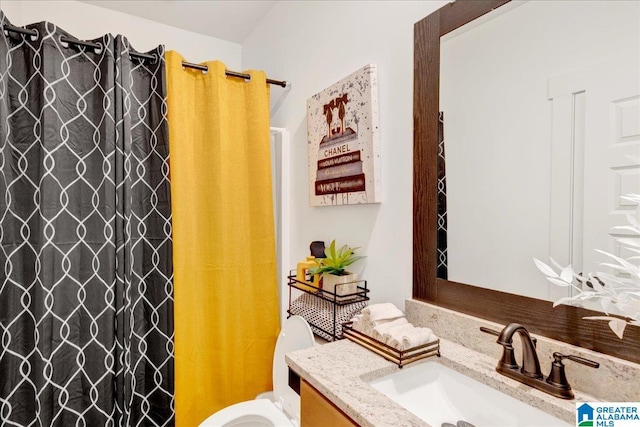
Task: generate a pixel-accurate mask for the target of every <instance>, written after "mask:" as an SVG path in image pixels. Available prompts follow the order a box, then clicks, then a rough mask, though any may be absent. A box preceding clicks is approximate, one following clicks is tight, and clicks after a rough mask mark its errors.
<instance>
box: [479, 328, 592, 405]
mask: <svg viewBox="0 0 640 427" xmlns="http://www.w3.org/2000/svg"><path fill="white" fill-rule="evenodd" d="M480 330H481V331H482V332H486V333H489V334H492V335H498V340H497V343H498V344H500V345H501V346H502V347H503V351H502V357H501V358H500V361H499V362H498V366H496V371H498V372H499V373H501V374H502V375H504V376H506V377H509V378H511V379H514V380H516V381H519V382H521V383H523V384H527V385H529V386H531V387H533V388H537V389H538V390H541V391H544V392H545V393H549V394H551V395H553V396H556V397H560V398H562V399H573V397H574V395H573V391H572V390H571V386H570V385H569V382H568V381H567V376H566V375H565V370H564V364H563V363H562V360H563V359H569V360H573V361H574V362H578V363H582V364H583V365H587V366H590V367H592V368H597V367H599V366H600V364H599V363H597V362H594V361H592V360H589V359H585V358H583V357H578V356H573V355H564V354H560V353H558V352H556V353H553V359H554V360H553V363H552V364H551V372H550V373H549V376H548V377H546V378H545V376H544V375H542V371H541V370H540V360H539V359H538V353H537V352H536V347H535V342H536V341H535V338H532V337H531V335H529V331H527V329H526V328H525V327H524V326H522V325H520V324H519V323H510V324H508V325H507V326H505V327H504V329H503V330H502V332H497V331H494V330H492V329H489V328H485V327H481V328H480ZM516 332H517V333H518V334H519V335H520V339H521V340H522V368H520V366H519V365H518V362H516V358H515V354H514V351H513V335H514V334H515V333H516Z"/></svg>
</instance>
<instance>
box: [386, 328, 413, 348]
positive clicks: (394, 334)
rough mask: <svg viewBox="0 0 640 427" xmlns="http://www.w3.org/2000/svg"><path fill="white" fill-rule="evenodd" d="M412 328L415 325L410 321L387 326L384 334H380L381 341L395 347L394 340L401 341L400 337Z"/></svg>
mask: <svg viewBox="0 0 640 427" xmlns="http://www.w3.org/2000/svg"><path fill="white" fill-rule="evenodd" d="M412 329H415V326H413V325H412V324H411V323H404V324H401V325H396V326H394V327H392V328H389V329H387V330H386V331H385V333H384V334H382V342H384V343H385V344H387V345H390V346H391V347H394V348H397V345H395V344H394V342H402V337H403V336H404V335H405V334H406V333H409V331H411V330H412Z"/></svg>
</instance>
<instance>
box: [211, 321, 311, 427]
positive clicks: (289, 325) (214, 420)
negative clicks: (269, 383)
mask: <svg viewBox="0 0 640 427" xmlns="http://www.w3.org/2000/svg"><path fill="white" fill-rule="evenodd" d="M314 344H315V341H314V338H313V332H311V328H310V327H309V324H308V323H307V321H306V320H304V319H303V318H302V317H300V316H291V317H290V318H288V319H287V320H285V322H284V325H283V326H282V330H281V331H280V335H278V341H277V342H276V349H275V352H274V354H273V400H271V399H270V398H261V396H263V395H265V394H267V393H263V394H261V395H260V396H258V398H257V399H256V400H248V401H246V402H240V403H236V404H235V405H231V406H228V407H226V408H224V409H221V410H219V411H218V412H216V413H215V414H213V415H211V416H210V417H209V418H207V419H206V420H204V421H203V422H202V424H200V427H213V426H216V427H232V426H233V427H258V426H269V427H290V426H299V425H300V396H299V395H298V394H297V393H296V392H294V391H293V390H292V389H291V387H289V371H288V367H287V364H286V363H285V361H284V355H285V353H289V352H292V351H296V350H301V349H303V348H308V347H312V346H313V345H314Z"/></svg>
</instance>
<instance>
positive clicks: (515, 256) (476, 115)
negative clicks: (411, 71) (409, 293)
mask: <svg viewBox="0 0 640 427" xmlns="http://www.w3.org/2000/svg"><path fill="white" fill-rule="evenodd" d="M490 15H491V16H489V15H488V16H485V17H483V18H482V19H479V20H476V21H474V22H472V23H471V24H469V25H467V26H465V27H462V28H460V29H458V30H456V31H454V32H452V33H450V34H448V35H447V36H446V37H443V38H442V40H441V69H440V73H441V75H440V107H441V111H442V112H443V120H444V128H443V129H444V134H443V135H444V137H443V139H444V157H445V159H446V161H445V165H446V179H445V181H444V182H446V240H447V241H446V274H447V275H448V279H449V280H450V281H455V282H460V283H466V284H473V285H476V286H481V287H485V288H491V289H496V290H500V291H505V292H509V293H514V294H519V295H524V296H529V297H533V298H539V299H545V300H555V299H557V298H559V297H561V296H566V294H567V290H565V289H561V288H558V287H555V286H552V285H548V283H547V281H546V280H545V278H544V276H542V274H541V273H540V272H539V271H538V270H537V268H536V267H535V265H534V263H533V258H534V257H536V258H539V259H541V260H545V261H548V259H549V257H550V256H551V257H553V258H554V259H556V260H557V261H558V262H559V263H560V264H562V265H567V264H572V265H573V266H574V269H575V270H576V271H585V272H586V271H594V270H596V268H597V267H598V264H600V263H601V262H603V261H605V259H604V258H602V257H601V256H600V255H599V254H598V252H596V251H595V249H601V250H605V251H608V252H611V253H614V254H618V255H621V256H625V257H626V256H630V254H624V253H620V249H619V247H618V245H616V243H615V238H616V237H620V232H619V231H616V230H612V227H613V226H615V225H624V224H625V223H626V215H627V214H628V213H632V212H633V211H634V209H635V208H636V207H635V206H634V205H633V204H631V203H628V202H625V201H624V200H623V199H621V198H620V196H621V195H624V194H628V193H640V167H639V165H640V88H639V86H640V65H639V59H638V56H639V52H640V3H638V2H629V1H588V2H585V1H580V2H576V1H554V2H548V1H529V2H511V3H509V4H508V5H506V6H503V7H501V8H499V9H497V10H496V11H494V12H493V13H492V14H490ZM459 64H465V66H464V67H460V65H459ZM444 182H443V183H444ZM443 190H445V189H444V187H443ZM440 224H442V225H443V226H444V223H443V222H442V221H440ZM441 259H442V260H445V258H444V256H443V255H441ZM439 271H442V269H439ZM439 275H440V277H442V274H440V273H439Z"/></svg>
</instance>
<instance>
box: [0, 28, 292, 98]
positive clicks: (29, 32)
mask: <svg viewBox="0 0 640 427" xmlns="http://www.w3.org/2000/svg"><path fill="white" fill-rule="evenodd" d="M4 30H5V31H13V32H14V33H18V34H25V35H28V36H38V31H37V30H30V29H27V28H22V27H16V26H13V25H9V24H5V25H4ZM60 41H62V42H63V43H71V44H75V45H78V46H84V47H90V48H93V49H101V48H102V45H101V44H100V43H93V42H85V41H82V40H78V39H74V38H71V37H66V36H62V37H60ZM129 56H131V57H132V58H136V59H143V60H144V59H147V60H151V61H153V63H155V62H156V61H157V60H158V56H157V55H156V54H148V53H137V52H129ZM182 66H183V67H187V68H193V69H196V70H200V71H209V67H207V66H206V65H200V64H192V63H191V62H185V61H182ZM225 74H226V75H227V76H231V77H239V78H241V79H245V80H248V79H251V75H250V74H244V73H239V72H237V71H231V70H225ZM267 83H268V84H270V85H277V86H281V87H283V88H286V87H287V82H286V80H273V79H267Z"/></svg>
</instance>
